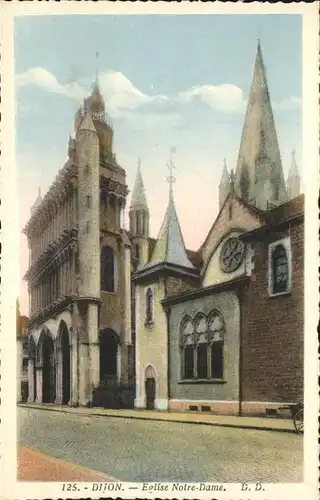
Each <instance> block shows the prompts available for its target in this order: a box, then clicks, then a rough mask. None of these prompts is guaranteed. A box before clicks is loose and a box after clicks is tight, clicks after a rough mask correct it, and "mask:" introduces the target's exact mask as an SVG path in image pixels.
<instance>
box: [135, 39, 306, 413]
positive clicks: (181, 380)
mask: <svg viewBox="0 0 320 500" xmlns="http://www.w3.org/2000/svg"><path fill="white" fill-rule="evenodd" d="M173 181H174V178H173V177H172V172H171V174H170V176H169V182H170V191H169V202H168V206H167V210H166V212H165V216H164V220H163V224H162V226H161V229H160V232H159V236H158V239H157V241H156V243H155V245H154V248H153V251H152V253H151V256H149V258H145V259H144V261H143V266H140V268H139V269H138V270H137V272H136V274H135V277H134V281H135V283H136V311H137V314H136V359H137V363H136V369H137V371H136V399H135V406H136V407H137V408H155V409H159V410H174V411H209V412H214V413H224V414H228V413H232V414H244V413H252V414H258V413H263V412H266V411H275V410H276V408H277V407H278V406H279V405H282V404H283V403H295V402H296V401H297V400H300V399H302V398H303V316H304V314H303V300H304V299H303V290H304V286H303V283H304V278H303V267H304V197H303V196H302V195H301V196H300V195H299V191H300V177H299V172H298V168H297V165H296V160H295V155H294V154H293V158H292V166H291V169H290V172H289V177H288V181H287V184H286V183H285V180H284V175H283V170H282V164H281V156H280V151H279V146H278V140H277V133H276V128H275V123H274V118H273V113H272V107H271V102H270V96H269V91H268V85H267V80H266V75H265V69H264V64H263V59H262V53H261V48H260V44H258V50H257V55H256V61H255V65H254V70H253V77H252V84H251V90H250V95H249V99H248V104H247V112H246V116H245V121H244V125H243V133H242V138H241V143H240V149H239V156H238V162H237V166H236V171H235V174H233V171H232V170H231V172H228V168H227V165H226V163H225V162H224V165H223V170H222V176H221V182H220V185H219V189H217V192H216V196H219V200H220V211H219V213H218V215H217V217H216V219H215V221H214V222H213V225H212V227H211V229H210V231H209V233H208V234H207V236H206V238H205V240H204V242H203V244H202V245H201V248H200V249H199V251H198V252H197V253H196V254H195V255H193V256H192V255H190V252H188V250H186V248H185V245H184V241H183V237H182V232H181V228H180V225H179V221H178V217H177V213H176V209H175V204H174V196H173V189H172V182H173ZM204 182H205V180H204ZM193 199H194V198H193ZM196 211H197V208H196V206H195V217H199V216H201V215H200V214H197V213H196ZM144 255H145V256H146V253H145V254H144Z"/></svg>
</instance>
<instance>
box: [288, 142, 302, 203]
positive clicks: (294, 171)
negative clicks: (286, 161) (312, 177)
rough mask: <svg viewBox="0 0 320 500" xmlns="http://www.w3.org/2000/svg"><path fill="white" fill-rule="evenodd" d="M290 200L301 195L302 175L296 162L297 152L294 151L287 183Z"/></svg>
mask: <svg viewBox="0 0 320 500" xmlns="http://www.w3.org/2000/svg"><path fill="white" fill-rule="evenodd" d="M287 192H288V199H289V200H291V199H292V198H295V197H296V196H299V194H300V174H299V169H298V165H297V160H296V152H295V150H293V151H292V160H291V166H290V170H289V174H288V181H287Z"/></svg>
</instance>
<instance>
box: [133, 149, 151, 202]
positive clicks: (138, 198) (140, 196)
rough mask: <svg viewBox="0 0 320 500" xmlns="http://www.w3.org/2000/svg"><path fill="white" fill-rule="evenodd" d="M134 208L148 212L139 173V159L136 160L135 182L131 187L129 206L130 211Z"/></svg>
mask: <svg viewBox="0 0 320 500" xmlns="http://www.w3.org/2000/svg"><path fill="white" fill-rule="evenodd" d="M134 208H136V209H137V208H144V209H146V210H148V203H147V198H146V192H145V189H144V184H143V179H142V173H141V158H140V157H139V159H138V169H137V175H136V180H135V183H134V187H133V192H132V198H131V204H130V209H134Z"/></svg>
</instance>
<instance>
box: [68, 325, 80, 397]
mask: <svg viewBox="0 0 320 500" xmlns="http://www.w3.org/2000/svg"><path fill="white" fill-rule="evenodd" d="M71 335H72V337H71V379H70V380H71V397H70V402H69V404H70V405H71V406H78V404H79V380H78V363H79V359H78V345H77V343H78V342H77V337H78V332H77V331H76V330H74V329H73V330H72V334H71Z"/></svg>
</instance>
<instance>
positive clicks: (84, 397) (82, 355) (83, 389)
mask: <svg viewBox="0 0 320 500" xmlns="http://www.w3.org/2000/svg"><path fill="white" fill-rule="evenodd" d="M89 380H90V379H89V373H88V345H86V344H79V404H80V405H81V406H85V405H86V404H87V403H88V402H89V401H90V399H91V398H90V397H89V390H88V389H89V386H90V383H89Z"/></svg>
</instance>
